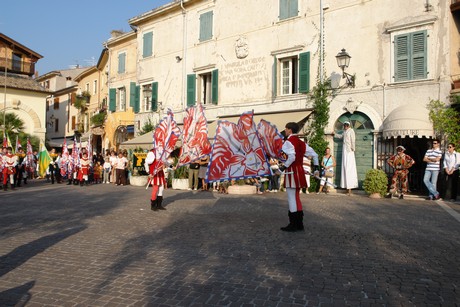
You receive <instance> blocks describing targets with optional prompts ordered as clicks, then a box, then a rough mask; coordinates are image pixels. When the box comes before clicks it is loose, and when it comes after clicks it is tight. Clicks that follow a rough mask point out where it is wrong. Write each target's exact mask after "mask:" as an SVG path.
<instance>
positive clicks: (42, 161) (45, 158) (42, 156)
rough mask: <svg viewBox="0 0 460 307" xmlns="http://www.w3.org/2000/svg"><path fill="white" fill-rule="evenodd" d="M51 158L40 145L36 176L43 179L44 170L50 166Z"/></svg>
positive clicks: (42, 145)
mask: <svg viewBox="0 0 460 307" xmlns="http://www.w3.org/2000/svg"><path fill="white" fill-rule="evenodd" d="M50 162H51V157H50V153H49V152H48V150H47V149H46V147H45V144H43V143H40V153H39V155H38V174H39V175H40V177H44V176H45V174H46V169H47V168H48V166H49V165H50Z"/></svg>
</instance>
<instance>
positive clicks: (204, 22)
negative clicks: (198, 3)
mask: <svg viewBox="0 0 460 307" xmlns="http://www.w3.org/2000/svg"><path fill="white" fill-rule="evenodd" d="M212 19H213V12H212V11H211V12H207V13H203V14H201V15H200V42H203V41H207V40H210V39H211V38H212Z"/></svg>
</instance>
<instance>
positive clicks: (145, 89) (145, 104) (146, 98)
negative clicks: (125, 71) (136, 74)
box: [142, 84, 152, 112]
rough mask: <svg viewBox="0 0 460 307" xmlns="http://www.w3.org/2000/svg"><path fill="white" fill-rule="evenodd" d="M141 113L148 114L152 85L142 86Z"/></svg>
mask: <svg viewBox="0 0 460 307" xmlns="http://www.w3.org/2000/svg"><path fill="white" fill-rule="evenodd" d="M142 96H143V99H142V111H144V112H148V111H150V108H151V101H152V84H146V85H143V86H142Z"/></svg>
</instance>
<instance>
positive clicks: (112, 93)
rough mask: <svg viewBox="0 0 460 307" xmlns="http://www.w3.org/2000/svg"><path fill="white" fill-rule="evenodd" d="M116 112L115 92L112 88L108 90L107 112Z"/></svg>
mask: <svg viewBox="0 0 460 307" xmlns="http://www.w3.org/2000/svg"><path fill="white" fill-rule="evenodd" d="M116 110H117V90H116V89H114V88H111V89H109V111H111V112H115V111H116Z"/></svg>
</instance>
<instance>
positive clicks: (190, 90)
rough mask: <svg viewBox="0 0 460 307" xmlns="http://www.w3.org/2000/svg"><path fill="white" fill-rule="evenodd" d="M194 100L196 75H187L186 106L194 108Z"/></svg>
mask: <svg viewBox="0 0 460 307" xmlns="http://www.w3.org/2000/svg"><path fill="white" fill-rule="evenodd" d="M195 99H196V75H195V74H192V75H187V106H188V107H190V106H194V105H195Z"/></svg>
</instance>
